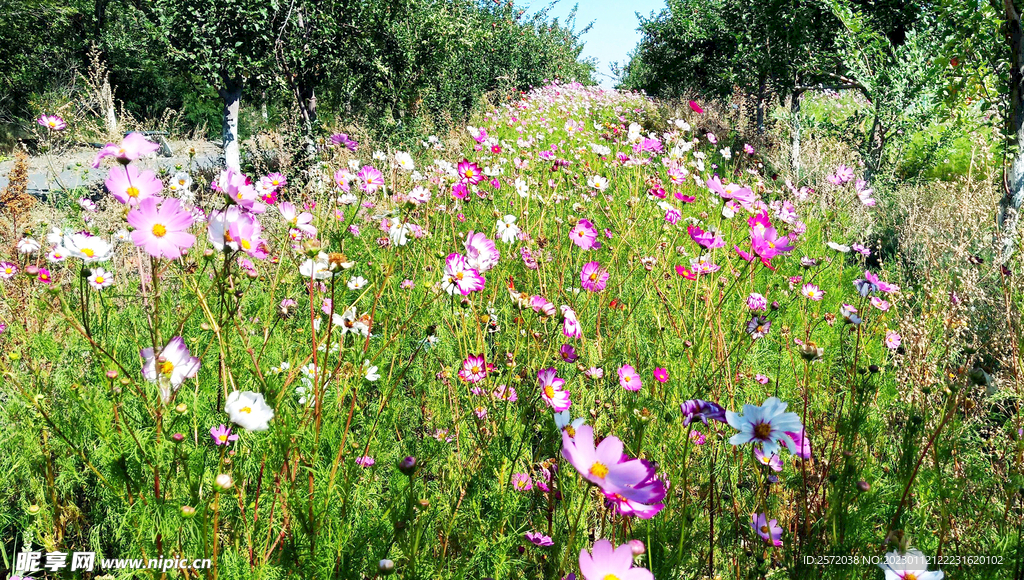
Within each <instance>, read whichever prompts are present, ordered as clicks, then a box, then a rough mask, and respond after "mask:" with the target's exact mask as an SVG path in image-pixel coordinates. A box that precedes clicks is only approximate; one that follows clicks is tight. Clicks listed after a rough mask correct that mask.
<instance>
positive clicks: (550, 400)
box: [537, 368, 572, 413]
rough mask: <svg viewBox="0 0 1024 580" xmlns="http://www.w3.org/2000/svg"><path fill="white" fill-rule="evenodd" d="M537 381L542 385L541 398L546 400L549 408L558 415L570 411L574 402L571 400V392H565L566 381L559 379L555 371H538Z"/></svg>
mask: <svg viewBox="0 0 1024 580" xmlns="http://www.w3.org/2000/svg"><path fill="white" fill-rule="evenodd" d="M537 381H538V382H539V383H540V393H541V398H542V399H544V403H546V404H547V406H549V407H551V408H552V409H553V410H554V411H555V412H556V413H561V412H562V411H568V410H569V407H570V406H571V405H572V400H571V399H570V398H569V391H566V390H563V387H565V379H561V378H559V377H558V376H557V375H556V373H555V369H553V368H549V369H542V370H540V371H537Z"/></svg>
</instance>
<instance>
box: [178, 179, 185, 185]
mask: <svg viewBox="0 0 1024 580" xmlns="http://www.w3.org/2000/svg"><path fill="white" fill-rule="evenodd" d="M178 185H180V186H182V187H185V180H184V179H179V180H178Z"/></svg>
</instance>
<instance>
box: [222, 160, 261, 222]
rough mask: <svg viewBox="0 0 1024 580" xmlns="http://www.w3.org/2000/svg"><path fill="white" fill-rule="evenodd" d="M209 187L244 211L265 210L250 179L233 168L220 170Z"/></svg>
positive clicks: (256, 211) (257, 211) (258, 211)
mask: <svg viewBox="0 0 1024 580" xmlns="http://www.w3.org/2000/svg"><path fill="white" fill-rule="evenodd" d="M210 188H211V189H213V190H214V191H219V192H220V193H223V194H224V195H226V196H228V198H229V199H230V200H231V201H232V202H234V203H235V204H237V205H238V206H240V207H241V208H242V209H244V210H246V211H249V212H252V213H263V212H265V211H267V207H266V206H265V205H264V204H263V202H262V201H260V194H259V192H257V191H256V188H255V187H253V184H252V179H249V176H248V175H244V174H242V173H239V172H237V171H235V170H234V169H225V170H224V171H221V172H220V175H219V176H218V177H217V181H214V182H213V183H211V184H210Z"/></svg>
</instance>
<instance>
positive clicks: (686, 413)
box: [679, 399, 725, 427]
mask: <svg viewBox="0 0 1024 580" xmlns="http://www.w3.org/2000/svg"><path fill="white" fill-rule="evenodd" d="M679 407H680V409H681V410H682V412H683V426H684V427H685V426H687V425H689V424H690V423H692V422H693V421H694V420H699V421H700V422H702V423H704V424H705V425H707V424H708V419H710V420H712V421H718V422H719V423H725V409H724V408H723V407H722V406H721V405H719V404H718V403H712V402H711V401H704V400H701V399H691V400H689V401H684V402H683V403H682V404H681V405H679Z"/></svg>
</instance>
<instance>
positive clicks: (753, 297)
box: [747, 292, 768, 312]
mask: <svg viewBox="0 0 1024 580" xmlns="http://www.w3.org/2000/svg"><path fill="white" fill-rule="evenodd" d="M747 308H749V309H751V310H753V311H755V312H756V311H759V310H762V311H763V310H767V309H768V299H767V298H765V297H764V296H763V295H761V294H758V293H757V292H751V293H750V296H747Z"/></svg>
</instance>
